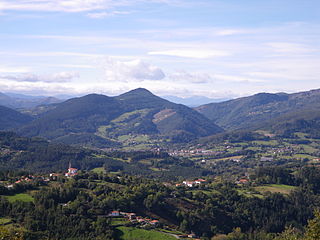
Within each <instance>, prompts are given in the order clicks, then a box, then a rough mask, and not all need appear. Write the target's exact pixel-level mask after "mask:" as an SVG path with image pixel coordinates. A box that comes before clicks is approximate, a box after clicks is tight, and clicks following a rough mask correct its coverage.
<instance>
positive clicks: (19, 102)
mask: <svg viewBox="0 0 320 240" xmlns="http://www.w3.org/2000/svg"><path fill="white" fill-rule="evenodd" d="M60 102H62V100H60V99H57V98H55V97H42V96H27V95H22V94H13V93H9V94H4V93H0V104H1V105H2V106H6V107H9V108H13V109H21V108H34V107H36V106H39V105H49V104H53V103H60Z"/></svg>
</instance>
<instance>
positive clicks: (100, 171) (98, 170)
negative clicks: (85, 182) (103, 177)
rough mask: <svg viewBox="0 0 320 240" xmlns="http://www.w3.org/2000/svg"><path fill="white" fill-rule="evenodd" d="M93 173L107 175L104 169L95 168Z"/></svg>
mask: <svg viewBox="0 0 320 240" xmlns="http://www.w3.org/2000/svg"><path fill="white" fill-rule="evenodd" d="M91 171H92V172H95V173H106V170H105V169H104V168H103V167H99V168H94V169H92V170H91Z"/></svg>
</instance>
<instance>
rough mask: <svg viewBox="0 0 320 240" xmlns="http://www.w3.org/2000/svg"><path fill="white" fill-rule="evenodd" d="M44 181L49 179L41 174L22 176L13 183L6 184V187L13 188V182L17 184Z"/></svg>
mask: <svg viewBox="0 0 320 240" xmlns="http://www.w3.org/2000/svg"><path fill="white" fill-rule="evenodd" d="M34 181H37V182H46V181H49V180H48V179H47V178H45V177H43V176H32V175H29V176H22V177H21V178H20V179H19V180H17V181H15V182H14V183H11V184H8V185H6V188H8V189H10V188H13V187H14V185H15V184H19V183H31V182H34Z"/></svg>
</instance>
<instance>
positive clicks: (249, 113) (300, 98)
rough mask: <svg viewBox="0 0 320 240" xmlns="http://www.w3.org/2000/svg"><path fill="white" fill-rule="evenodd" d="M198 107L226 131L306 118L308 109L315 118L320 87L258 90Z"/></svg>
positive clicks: (255, 127) (319, 97) (319, 108)
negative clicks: (299, 89) (296, 90)
mask: <svg viewBox="0 0 320 240" xmlns="http://www.w3.org/2000/svg"><path fill="white" fill-rule="evenodd" d="M196 110H197V111H198V112H200V113H202V114H203V115H205V116H206V117H207V118H209V119H211V120H213V121H214V123H216V124H217V125H219V126H220V127H223V128H225V129H227V130H235V129H247V128H251V129H257V128H261V127H265V126H266V125H270V124H272V123H278V122H279V121H284V122H286V121H288V120H290V121H291V120H292V119H295V120H297V119H304V115H301V113H303V112H309V113H308V115H309V117H308V118H309V119H312V117H311V115H312V114H310V112H313V116H314V117H316V114H318V113H319V111H320V90H312V91H308V92H300V93H294V94H285V93H277V94H271V93H259V94H256V95H253V96H249V97H244V98H238V99H234V100H230V101H226V102H222V103H211V104H207V105H203V106H200V107H198V108H196ZM290 116H291V117H292V118H290ZM269 123H270V124H269Z"/></svg>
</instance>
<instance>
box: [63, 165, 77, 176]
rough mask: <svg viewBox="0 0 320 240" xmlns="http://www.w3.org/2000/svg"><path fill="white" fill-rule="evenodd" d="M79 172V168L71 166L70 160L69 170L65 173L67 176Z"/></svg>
mask: <svg viewBox="0 0 320 240" xmlns="http://www.w3.org/2000/svg"><path fill="white" fill-rule="evenodd" d="M77 174H78V169H76V168H73V167H71V162H69V168H68V172H67V173H65V176H66V177H73V176H75V175H77Z"/></svg>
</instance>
